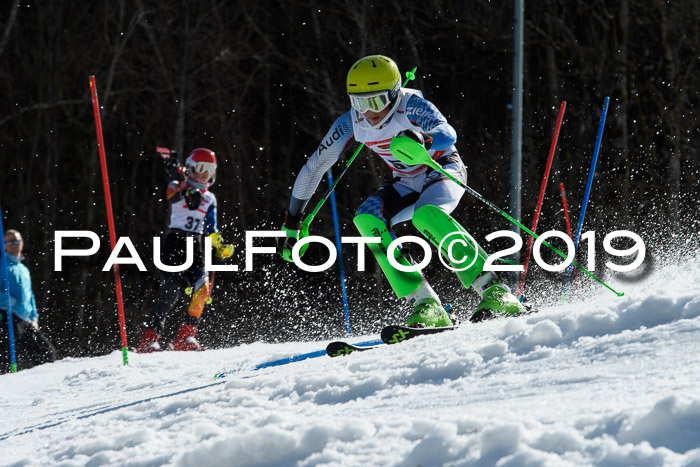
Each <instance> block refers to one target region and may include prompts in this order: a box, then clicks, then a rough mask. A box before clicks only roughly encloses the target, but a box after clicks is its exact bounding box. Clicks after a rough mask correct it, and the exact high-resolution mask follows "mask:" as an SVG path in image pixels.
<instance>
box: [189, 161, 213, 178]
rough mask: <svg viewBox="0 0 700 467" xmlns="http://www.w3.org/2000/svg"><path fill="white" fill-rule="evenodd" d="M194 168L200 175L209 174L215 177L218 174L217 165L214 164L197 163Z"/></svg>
mask: <svg viewBox="0 0 700 467" xmlns="http://www.w3.org/2000/svg"><path fill="white" fill-rule="evenodd" d="M192 168H194V170H195V172H197V173H200V174H201V173H204V172H209V175H214V174H215V173H216V164H215V163H213V162H197V163H196V164H195V165H193V166H192Z"/></svg>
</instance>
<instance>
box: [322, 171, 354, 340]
mask: <svg viewBox="0 0 700 467" xmlns="http://www.w3.org/2000/svg"><path fill="white" fill-rule="evenodd" d="M331 172H332V171H331V169H328V172H326V175H327V176H328V186H333V174H332V173H331ZM331 211H332V212H333V227H334V229H335V248H336V249H337V250H338V270H339V272H340V291H341V292H342V294H343V312H344V314H345V337H350V311H349V310H348V291H347V285H346V283H345V267H344V266H343V249H342V242H341V239H340V226H339V225H338V210H337V209H336V205H335V191H332V192H331Z"/></svg>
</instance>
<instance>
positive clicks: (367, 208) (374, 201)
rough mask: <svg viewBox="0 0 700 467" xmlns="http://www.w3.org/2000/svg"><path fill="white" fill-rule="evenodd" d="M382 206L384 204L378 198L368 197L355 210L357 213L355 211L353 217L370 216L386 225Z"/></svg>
mask: <svg viewBox="0 0 700 467" xmlns="http://www.w3.org/2000/svg"><path fill="white" fill-rule="evenodd" d="M383 205H384V203H383V202H382V199H381V198H380V197H379V196H370V197H369V198H367V199H366V200H365V201H364V202H363V203H362V204H361V205H360V207H358V208H357V211H355V216H356V217H357V216H359V215H360V214H371V215H373V216H374V217H376V218H377V219H379V220H380V221H382V222H383V223H385V224H386V219H384V212H383Z"/></svg>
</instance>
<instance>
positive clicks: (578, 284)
mask: <svg viewBox="0 0 700 467" xmlns="http://www.w3.org/2000/svg"><path fill="white" fill-rule="evenodd" d="M559 191H561V204H562V206H563V207H564V219H565V220H566V233H567V234H568V235H569V238H570V239H571V240H573V239H574V234H573V233H572V232H571V220H570V219H569V205H568V203H567V202H566V190H565V189H564V182H559ZM574 278H575V279H576V288H577V289H578V295H579V298H582V297H581V281H580V280H579V277H578V274H576V271H574Z"/></svg>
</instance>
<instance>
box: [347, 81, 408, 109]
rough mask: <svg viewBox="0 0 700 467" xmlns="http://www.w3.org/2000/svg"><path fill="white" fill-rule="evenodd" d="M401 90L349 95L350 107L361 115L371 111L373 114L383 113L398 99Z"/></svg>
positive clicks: (397, 88)
mask: <svg viewBox="0 0 700 467" xmlns="http://www.w3.org/2000/svg"><path fill="white" fill-rule="evenodd" d="M399 89H400V88H399V87H398V86H397V87H395V88H394V89H392V90H391V91H378V92H368V93H366V94H348V95H349V96H350V105H352V108H353V109H355V110H357V111H358V112H360V113H361V114H363V113H365V112H367V111H369V110H371V111H372V112H381V111H382V110H384V109H385V108H386V107H387V106H388V105H389V104H391V103H392V102H393V101H394V99H396V96H397V94H398V92H399Z"/></svg>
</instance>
